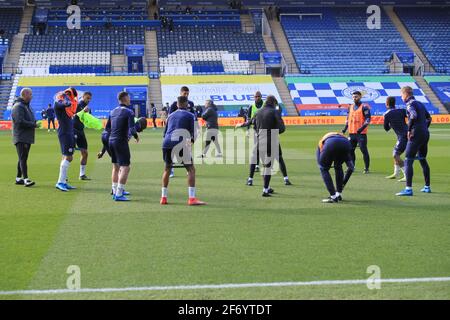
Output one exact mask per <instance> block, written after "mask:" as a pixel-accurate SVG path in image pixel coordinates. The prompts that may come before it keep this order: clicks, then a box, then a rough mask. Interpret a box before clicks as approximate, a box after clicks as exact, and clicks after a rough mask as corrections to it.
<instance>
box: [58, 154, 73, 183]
mask: <svg viewBox="0 0 450 320" xmlns="http://www.w3.org/2000/svg"><path fill="white" fill-rule="evenodd" d="M69 166H70V162H69V161H67V160H65V159H64V160H63V161H61V165H60V167H59V179H58V183H66V182H67V171H68V170H69Z"/></svg>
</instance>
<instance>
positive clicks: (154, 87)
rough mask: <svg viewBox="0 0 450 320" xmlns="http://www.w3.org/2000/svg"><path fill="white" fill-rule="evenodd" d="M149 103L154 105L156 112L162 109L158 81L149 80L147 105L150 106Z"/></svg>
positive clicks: (159, 82) (159, 83)
mask: <svg viewBox="0 0 450 320" xmlns="http://www.w3.org/2000/svg"><path fill="white" fill-rule="evenodd" d="M150 103H154V104H155V106H156V107H157V108H158V110H160V109H161V108H162V92H161V81H160V80H159V79H150V84H149V86H148V98H147V105H148V106H150Z"/></svg>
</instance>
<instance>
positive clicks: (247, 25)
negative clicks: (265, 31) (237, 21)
mask: <svg viewBox="0 0 450 320" xmlns="http://www.w3.org/2000/svg"><path fill="white" fill-rule="evenodd" d="M241 26H242V32H244V33H245V32H253V31H254V29H255V24H254V23H253V19H252V17H251V16H250V14H241Z"/></svg>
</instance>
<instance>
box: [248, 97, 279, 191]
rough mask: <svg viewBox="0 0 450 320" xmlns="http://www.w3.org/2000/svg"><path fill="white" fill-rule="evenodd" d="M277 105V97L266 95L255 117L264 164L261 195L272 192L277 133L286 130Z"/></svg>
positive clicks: (277, 154)
mask: <svg viewBox="0 0 450 320" xmlns="http://www.w3.org/2000/svg"><path fill="white" fill-rule="evenodd" d="M277 105H278V101H277V99H276V98H275V97H274V96H272V95H270V96H268V97H267V99H266V103H265V105H264V107H263V108H261V109H260V110H259V111H258V112H257V113H256V117H255V128H256V134H257V140H258V146H259V156H260V159H261V163H262V164H263V165H264V173H263V179H264V189H263V194H262V196H263V197H270V194H271V193H273V189H272V188H270V178H271V175H272V166H273V162H274V160H275V159H278V158H279V153H280V152H279V151H280V139H279V135H280V134H282V133H283V132H284V131H285V130H286V127H285V125H284V122H283V119H282V118H281V114H280V112H279V111H278V110H277V109H276V107H277ZM274 148H275V149H274Z"/></svg>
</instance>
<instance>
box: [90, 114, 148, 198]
mask: <svg viewBox="0 0 450 320" xmlns="http://www.w3.org/2000/svg"><path fill="white" fill-rule="evenodd" d="M134 128H135V129H136V132H138V133H139V132H142V131H144V130H145V129H146V128H147V119H145V118H144V117H141V118H139V119H138V121H136V122H135V124H134ZM110 134H111V128H105V129H104V130H103V132H102V137H101V141H102V145H103V147H102V150H100V152H99V153H97V158H98V159H101V158H103V156H104V155H105V153H108V155H109V156H110V157H111V150H110V149H109V136H110ZM116 187H117V185H116ZM111 195H114V184H113V186H112V188H111ZM123 195H124V196H129V195H130V193H129V192H127V191H125V190H124V191H123Z"/></svg>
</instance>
